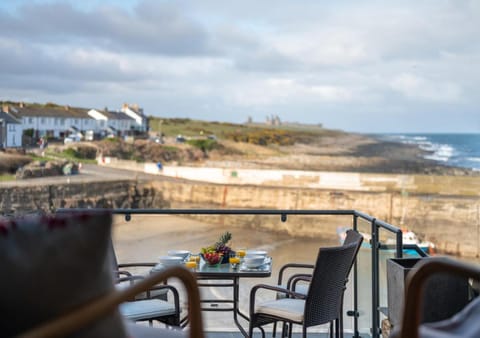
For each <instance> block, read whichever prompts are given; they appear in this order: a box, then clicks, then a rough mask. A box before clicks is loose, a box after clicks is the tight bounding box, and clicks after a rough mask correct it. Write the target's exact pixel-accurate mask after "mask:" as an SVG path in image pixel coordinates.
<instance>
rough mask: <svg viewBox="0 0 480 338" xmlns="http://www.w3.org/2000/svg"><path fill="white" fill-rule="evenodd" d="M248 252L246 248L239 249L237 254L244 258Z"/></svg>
mask: <svg viewBox="0 0 480 338" xmlns="http://www.w3.org/2000/svg"><path fill="white" fill-rule="evenodd" d="M246 253H247V250H246V249H238V250H237V256H238V257H240V258H243V257H245V254H246Z"/></svg>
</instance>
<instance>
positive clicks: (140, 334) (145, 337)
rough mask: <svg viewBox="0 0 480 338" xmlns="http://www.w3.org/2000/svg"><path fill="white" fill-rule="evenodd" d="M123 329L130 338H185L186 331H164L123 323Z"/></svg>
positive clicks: (186, 335) (162, 329) (127, 322)
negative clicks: (124, 328)
mask: <svg viewBox="0 0 480 338" xmlns="http://www.w3.org/2000/svg"><path fill="white" fill-rule="evenodd" d="M125 327H126V328H127V332H128V333H129V335H130V337H131V338H158V337H162V338H187V337H189V331H188V330H177V329H164V328H158V327H150V326H145V325H141V324H135V323H132V322H129V321H126V322H125Z"/></svg>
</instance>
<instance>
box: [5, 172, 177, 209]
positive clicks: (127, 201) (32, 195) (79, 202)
mask: <svg viewBox="0 0 480 338" xmlns="http://www.w3.org/2000/svg"><path fill="white" fill-rule="evenodd" d="M167 207H169V204H168V203H167V202H166V201H165V200H164V199H163V196H162V193H161V191H158V190H155V189H154V188H153V187H152V186H151V185H150V184H144V183H139V182H136V181H133V180H118V181H113V180H109V181H106V182H101V181H90V182H85V183H63V182H62V183H59V184H32V185H28V186H25V185H22V186H10V187H0V210H1V211H2V213H3V214H6V215H8V214H24V213H31V212H32V211H43V212H49V211H53V210H56V209H58V208H167Z"/></svg>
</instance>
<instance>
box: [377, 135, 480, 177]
mask: <svg viewBox="0 0 480 338" xmlns="http://www.w3.org/2000/svg"><path fill="white" fill-rule="evenodd" d="M371 136H373V137H376V138H378V139H381V140H387V141H393V142H400V143H404V144H414V145H417V146H418V147H419V148H420V149H423V150H426V151H428V152H429V154H427V155H425V156H424V157H425V158H426V159H430V160H434V161H438V162H439V163H441V164H444V165H448V166H454V167H462V168H469V169H473V170H476V171H480V133H479V134H447V133H445V134H436V133H435V134H428V133H425V134H424V133H415V134H413V133H405V134H374V135H371Z"/></svg>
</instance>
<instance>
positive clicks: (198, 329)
mask: <svg viewBox="0 0 480 338" xmlns="http://www.w3.org/2000/svg"><path fill="white" fill-rule="evenodd" d="M168 278H178V279H180V280H181V281H182V282H183V284H184V286H185V289H186V291H187V295H188V308H189V313H190V314H191V316H190V330H189V335H190V338H203V337H204V334H203V322H202V313H201V309H200V292H199V290H198V285H197V281H196V279H195V276H194V275H193V274H192V273H191V272H190V271H188V270H187V269H186V268H184V267H181V266H175V267H170V268H167V269H165V270H162V271H158V272H155V273H152V274H151V275H149V276H147V277H145V278H144V279H143V280H140V281H139V282H138V283H135V284H133V285H132V286H130V287H128V288H126V289H124V290H121V291H118V290H112V291H111V292H110V293H108V294H106V295H104V296H102V297H99V298H97V299H95V300H93V301H91V302H88V303H86V304H84V305H82V306H81V307H79V308H76V309H74V310H72V311H71V312H68V313H66V314H63V315H60V316H59V317H57V318H55V319H53V320H51V321H49V322H47V323H45V324H42V325H40V326H38V327H36V328H34V329H33V330H29V331H28V332H26V333H24V334H21V335H20V336H19V337H22V338H40V337H52V336H55V337H58V336H67V335H69V334H72V333H74V332H76V331H78V330H79V329H81V328H82V327H84V326H86V325H89V324H90V323H92V322H94V321H95V320H98V319H99V318H101V317H103V316H106V315H107V314H109V313H110V312H112V311H114V310H115V309H117V307H118V305H120V304H121V303H123V302H125V301H128V300H129V299H132V298H133V297H135V295H137V294H139V293H142V292H145V291H147V290H149V289H151V288H152V287H155V286H156V285H157V284H159V283H160V282H162V281H164V280H166V279H168Z"/></svg>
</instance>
